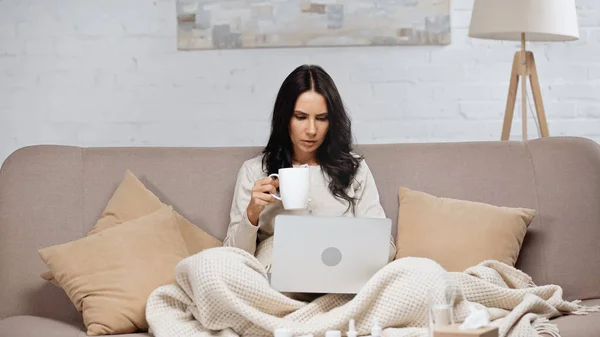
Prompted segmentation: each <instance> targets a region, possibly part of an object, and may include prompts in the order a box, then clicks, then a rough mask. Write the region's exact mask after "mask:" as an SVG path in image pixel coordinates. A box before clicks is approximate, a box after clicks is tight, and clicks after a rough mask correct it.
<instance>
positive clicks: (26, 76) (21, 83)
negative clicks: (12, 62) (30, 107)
mask: <svg viewBox="0 0 600 337" xmlns="http://www.w3.org/2000/svg"><path fill="white" fill-rule="evenodd" d="M0 62H2V59H1V58H0ZM39 82H40V78H39V75H37V74H33V73H22V72H18V71H17V70H6V71H4V72H0V88H3V89H8V88H11V89H24V90H25V89H31V88H35V87H36V86H38V85H39ZM0 90H2V89H0Z"/></svg>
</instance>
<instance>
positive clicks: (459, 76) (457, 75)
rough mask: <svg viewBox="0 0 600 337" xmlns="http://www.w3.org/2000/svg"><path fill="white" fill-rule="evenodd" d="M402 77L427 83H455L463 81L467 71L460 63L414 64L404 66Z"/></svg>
mask: <svg viewBox="0 0 600 337" xmlns="http://www.w3.org/2000/svg"><path fill="white" fill-rule="evenodd" d="M401 75H402V79H404V80H407V81H410V80H413V81H422V82H427V83H456V82H462V81H465V80H466V78H467V71H466V69H465V67H464V66H463V65H461V64H454V65H433V64H430V65H414V66H410V67H404V69H403V70H402V73H401Z"/></svg>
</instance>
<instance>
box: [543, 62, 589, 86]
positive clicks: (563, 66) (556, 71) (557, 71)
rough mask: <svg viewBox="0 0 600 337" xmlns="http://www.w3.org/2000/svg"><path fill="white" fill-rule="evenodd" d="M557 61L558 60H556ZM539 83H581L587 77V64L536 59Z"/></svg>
mask: <svg viewBox="0 0 600 337" xmlns="http://www.w3.org/2000/svg"><path fill="white" fill-rule="evenodd" d="M556 63H558V62H556ZM536 67H537V71H538V78H539V81H540V85H548V84H564V83H573V82H575V83H581V82H585V81H586V80H587V77H588V69H589V67H588V66H585V65H582V64H577V63H558V64H555V63H553V62H545V61H544V62H540V63H538V62H537V61H536Z"/></svg>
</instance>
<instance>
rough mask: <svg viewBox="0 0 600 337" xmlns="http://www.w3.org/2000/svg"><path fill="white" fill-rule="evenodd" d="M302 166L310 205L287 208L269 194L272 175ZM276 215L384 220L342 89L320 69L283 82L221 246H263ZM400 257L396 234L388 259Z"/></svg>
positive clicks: (243, 172) (239, 185) (303, 70)
mask: <svg viewBox="0 0 600 337" xmlns="http://www.w3.org/2000/svg"><path fill="white" fill-rule="evenodd" d="M299 165H307V166H309V169H310V197H309V206H308V209H306V210H301V211H297V210H295V211H287V210H285V209H284V208H283V205H282V203H281V202H277V201H276V199H275V198H274V197H273V196H272V195H271V193H275V192H276V189H277V187H278V181H277V180H276V179H272V178H270V177H268V175H269V174H271V173H277V171H278V170H279V169H280V168H285V167H291V166H299ZM278 214H296V215H299V214H301V215H321V216H356V217H373V218H384V217H385V213H384V210H383V208H382V207H381V204H380V202H379V193H378V191H377V187H376V186H375V181H374V179H373V176H372V174H371V171H370V170H369V167H368V166H367V164H366V162H365V160H364V159H363V158H362V157H360V156H358V155H356V154H354V153H352V130H351V123H350V118H349V117H348V114H347V113H346V111H345V109H344V105H343V102H342V99H341V97H340V94H339V92H338V90H337V88H336V85H335V83H334V81H333V79H332V78H331V77H330V76H329V75H328V74H327V72H325V70H323V69H322V68H321V67H319V66H315V65H302V66H300V67H298V68H296V69H295V70H294V71H293V72H292V73H291V74H289V75H288V77H287V78H286V79H285V80H284V81H283V83H282V85H281V88H280V90H279V93H278V95H277V98H276V100H275V106H274V109H273V117H272V121H271V135H270V138H269V142H268V143H267V146H266V147H265V149H264V150H263V153H262V154H261V155H260V156H257V157H255V158H252V159H250V160H248V161H246V162H244V164H243V165H242V167H241V168H240V170H239V173H238V176H237V182H236V187H235V192H234V197H233V202H232V207H231V213H230V218H231V221H230V224H229V228H228V231H227V236H226V238H225V240H224V242H223V245H224V246H231V247H237V248H241V249H243V250H245V251H247V252H249V253H250V254H253V255H254V254H255V252H256V248H257V244H260V242H263V241H264V240H265V239H267V238H269V237H271V236H272V235H273V231H274V228H273V222H274V218H275V216H276V215H278ZM395 254H396V247H395V246H394V240H393V238H392V237H391V236H390V254H389V260H390V261H391V260H392V259H393V257H394V255H395Z"/></svg>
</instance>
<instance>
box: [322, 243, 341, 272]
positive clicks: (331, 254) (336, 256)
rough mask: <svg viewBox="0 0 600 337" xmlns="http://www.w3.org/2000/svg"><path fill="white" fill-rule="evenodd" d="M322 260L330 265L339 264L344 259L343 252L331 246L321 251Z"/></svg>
mask: <svg viewBox="0 0 600 337" xmlns="http://www.w3.org/2000/svg"><path fill="white" fill-rule="evenodd" d="M321 261H323V263H324V264H325V265H326V266H329V267H333V266H337V265H338V264H340V262H341V261H342V252H341V251H340V250H339V249H337V248H335V247H329V248H327V249H325V250H324V251H323V253H321Z"/></svg>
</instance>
